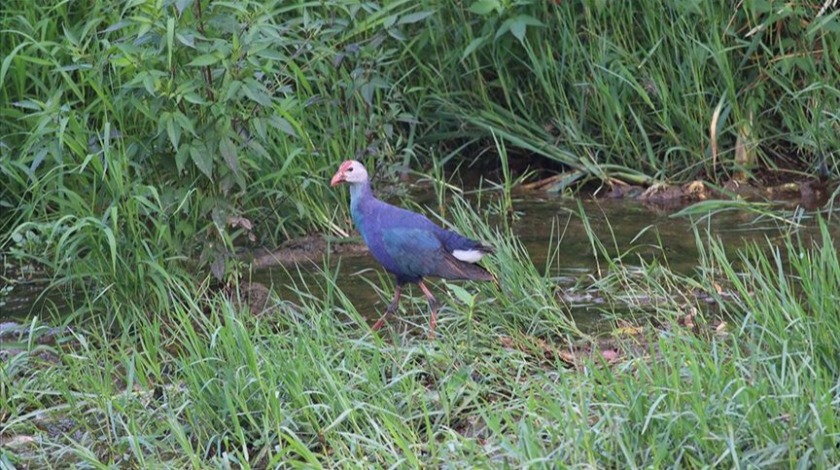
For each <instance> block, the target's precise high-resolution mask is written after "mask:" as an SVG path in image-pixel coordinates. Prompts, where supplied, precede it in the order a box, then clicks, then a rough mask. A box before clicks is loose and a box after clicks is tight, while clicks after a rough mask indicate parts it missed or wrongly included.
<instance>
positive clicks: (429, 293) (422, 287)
mask: <svg viewBox="0 0 840 470" xmlns="http://www.w3.org/2000/svg"><path fill="white" fill-rule="evenodd" d="M419 285H420V290H422V291H423V293H424V294H426V298H427V299H429V308H430V309H431V310H432V316H431V318H430V319H429V339H435V325H436V324H437V309H438V302H437V299H435V296H434V295H432V291H430V290H429V288H428V287H426V284H423V281H420V282H419Z"/></svg>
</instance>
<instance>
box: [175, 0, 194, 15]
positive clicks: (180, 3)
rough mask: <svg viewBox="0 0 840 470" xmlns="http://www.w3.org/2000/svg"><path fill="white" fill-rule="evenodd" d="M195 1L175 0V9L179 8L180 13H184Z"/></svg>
mask: <svg viewBox="0 0 840 470" xmlns="http://www.w3.org/2000/svg"><path fill="white" fill-rule="evenodd" d="M192 3H193V0H175V9H176V10H178V14H179V15H181V14H183V13H184V10H186V9H187V8H189V7H190V6H191V5H192Z"/></svg>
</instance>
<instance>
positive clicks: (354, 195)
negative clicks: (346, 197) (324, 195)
mask: <svg viewBox="0 0 840 470" xmlns="http://www.w3.org/2000/svg"><path fill="white" fill-rule="evenodd" d="M370 196H372V192H371V190H370V182H368V181H365V182H364V183H353V184H351V185H350V208H351V209H353V208H354V207H356V206H357V205H358V204H359V202H361V200H362V199H364V198H367V197H370Z"/></svg>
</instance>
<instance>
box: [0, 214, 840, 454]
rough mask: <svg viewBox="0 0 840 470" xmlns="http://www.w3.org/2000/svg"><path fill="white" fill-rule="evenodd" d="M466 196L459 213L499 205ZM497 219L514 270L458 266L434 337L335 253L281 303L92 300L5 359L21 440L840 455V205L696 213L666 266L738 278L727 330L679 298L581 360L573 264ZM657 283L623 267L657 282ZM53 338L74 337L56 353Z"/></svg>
mask: <svg viewBox="0 0 840 470" xmlns="http://www.w3.org/2000/svg"><path fill="white" fill-rule="evenodd" d="M454 207H455V211H454V212H453V214H454V215H453V220H455V221H456V223H457V225H458V226H459V228H460V229H462V230H464V231H466V232H467V233H470V231H471V230H473V229H472V228H471V227H482V226H483V225H482V224H479V223H477V222H478V220H477V219H476V216H475V214H474V213H471V212H469V211H468V209H466V208H465V207H463V206H459V205H457V204H456V205H455V206H454ZM583 215H584V216H585V214H583ZM483 230H486V229H483ZM481 235H482V236H483V237H486V238H488V239H489V240H491V241H492V242H493V243H495V244H496V246H497V247H498V249H499V254H498V255H497V257H495V258H494V261H493V262H492V263H491V269H493V270H494V271H495V272H496V273H497V274H499V276H500V279H501V283H500V287H497V286H495V285H493V284H492V283H486V284H468V285H461V286H460V287H463V289H459V288H457V287H453V286H447V285H446V284H442V283H441V284H439V286H438V288H439V289H441V291H442V292H444V293H445V294H443V295H441V298H443V299H445V305H446V308H445V309H444V311H443V315H442V317H441V324H440V326H439V329H438V331H439V335H438V339H437V340H436V341H434V342H430V341H428V340H427V339H426V338H425V333H424V331H425V321H426V316H425V314H423V315H422V316H421V319H420V320H418V321H417V323H418V325H417V326H414V327H409V328H408V329H403V328H394V327H388V328H385V329H384V330H383V333H382V334H381V335H380V336H377V335H372V334H371V333H370V331H369V326H368V324H367V323H368V321H367V320H365V319H364V318H363V317H362V316H361V315H360V314H359V309H362V308H364V309H367V308H369V307H370V306H367V305H364V306H362V305H355V306H354V305H352V304H351V303H349V302H348V300H347V297H346V296H345V295H344V293H343V292H342V291H341V289H340V288H338V287H337V285H336V283H335V279H336V275H337V273H336V272H332V271H330V270H327V271H325V272H324V273H323V275H324V280H325V281H324V282H325V286H326V287H327V288H326V289H323V290H324V294H323V295H313V294H312V293H311V292H310V289H311V287H312V286H306V285H298V287H297V292H298V293H297V294H295V295H294V298H293V301H292V302H291V303H288V302H282V303H277V304H276V305H277V310H276V311H275V312H274V313H272V314H268V315H264V316H260V317H254V316H253V315H252V314H250V313H248V312H247V310H244V309H243V307H241V306H239V305H240V304H239V303H238V302H235V301H232V300H231V298H230V297H229V296H227V295H225V294H221V293H218V292H215V291H212V290H204V289H201V290H199V291H197V292H196V291H195V290H194V289H193V288H192V287H189V286H186V285H179V284H178V281H177V280H172V291H171V292H172V293H173V301H172V307H171V310H170V311H168V312H166V313H165V314H158V315H153V316H148V317H147V316H144V315H140V314H139V313H140V312H141V311H145V308H146V306H145V305H138V304H126V305H124V306H123V309H125V310H130V309H134V310H137V312H135V314H133V315H132V314H130V312H128V314H126V315H125V316H124V318H130V319H131V320H126V321H124V322H121V323H119V324H118V325H116V326H114V325H112V326H108V325H98V324H97V323H96V322H87V323H86V324H85V326H84V327H82V328H77V329H74V332H73V333H72V334H71V335H70V336H69V337H68V338H67V339H66V344H65V345H64V346H63V347H56V348H51V347H44V346H37V345H34V344H33V345H31V346H30V348H25V350H24V351H21V352H19V353H16V354H15V355H13V356H12V357H10V358H9V359H8V360H6V361H4V362H3V369H2V375H0V398H2V402H3V403H6V404H7V405H6V406H5V407H4V409H3V413H4V423H3V424H2V427H0V434H2V435H3V436H4V439H6V440H8V439H12V440H13V439H14V438H16V437H18V438H20V436H32V437H35V438H36V439H35V440H34V441H33V442H32V443H29V444H25V445H22V446H20V447H15V448H13V449H12V448H6V454H5V456H4V458H5V459H6V460H5V462H7V465H8V464H11V465H18V464H29V465H35V466H50V465H52V466H58V465H66V464H67V463H69V462H75V463H77V464H79V465H82V466H89V467H102V466H107V465H118V466H138V467H144V468H147V467H150V466H151V467H170V468H183V467H184V466H188V467H194V468H227V467H228V466H237V467H246V468H248V467H253V468H272V467H275V466H277V465H283V466H295V467H298V466H299V467H313V466H315V467H318V466H328V467H335V466H338V467H345V466H346V467H365V466H369V465H374V466H381V467H386V466H396V465H399V466H405V465H407V466H439V465H454V466H458V467H474V466H485V467H486V466H511V467H521V466H532V467H552V466H555V465H556V464H558V463H562V464H568V465H579V464H589V465H592V466H598V467H604V466H606V467H611V466H620V467H628V466H629V467H663V466H671V467H674V466H679V467H699V466H704V465H715V466H726V467H733V466H772V467H776V468H779V467H791V468H794V467H796V468H799V467H825V466H830V465H833V463H836V462H837V461H838V459H840V455H838V454H840V449H838V448H837V445H836V443H837V439H838V437H840V420H838V415H837V411H836V410H837V405H838V388H837V387H838V385H837V384H838V377H840V376H838V373H840V362H838V358H837V355H836V354H835V352H836V351H835V349H836V347H835V346H836V344H838V341H840V338H838V333H837V332H838V331H840V325H838V318H840V316H838V313H840V312H838V302H837V299H836V295H837V292H840V262H838V258H837V255H836V252H835V251H834V250H830V249H823V247H825V246H833V243H834V242H835V240H834V238H833V235H832V234H831V232H830V231H829V228H828V225H827V224H821V230H820V233H819V236H818V237H817V239H816V240H813V242H806V241H804V240H798V239H797V235H796V234H795V233H794V234H791V235H788V236H787V238H786V241H785V242H784V243H783V244H781V245H776V244H771V245H764V244H754V245H749V246H747V247H745V248H744V249H741V250H736V251H732V250H728V251H724V250H723V247H722V246H721V245H720V244H719V243H717V242H715V240H714V239H709V238H708V237H706V236H701V235H699V234H698V243H699V244H700V245H701V246H703V247H705V250H706V251H705V253H704V256H703V257H702V261H701V263H700V265H699V266H698V270H697V274H696V275H691V276H689V277H685V276H681V275H676V274H674V273H673V272H670V271H669V270H668V269H667V268H660V269H661V279H662V280H664V281H667V282H669V283H672V284H673V285H674V286H675V287H676V288H677V289H682V290H683V291H688V290H690V289H691V288H693V287H697V286H700V287H702V288H704V289H706V290H707V291H708V292H710V293H712V295H717V294H715V293H716V292H717V291H716V289H715V285H723V286H726V288H727V289H731V291H732V292H734V293H735V294H736V295H735V296H720V295H717V300H718V302H720V306H721V313H722V314H723V315H724V318H726V321H727V324H726V327H725V328H724V329H722V330H721V331H714V330H713V328H712V326H713V325H715V324H716V320H715V318H717V317H716V316H708V317H707V316H704V315H703V314H700V315H699V316H697V317H696V319H695V321H696V323H697V324H698V325H699V330H697V331H694V330H692V329H690V328H684V327H681V326H679V325H678V320H679V319H680V317H681V316H682V313H680V310H679V309H677V308H674V309H671V308H669V307H667V306H665V305H663V306H662V307H661V308H659V309H657V310H655V311H654V312H653V313H650V312H649V313H648V316H647V317H639V319H638V320H636V321H637V322H638V323H639V324H640V325H641V326H643V327H645V333H644V335H643V337H626V338H623V340H622V338H621V337H619V339H620V341H619V342H618V343H617V344H618V345H619V346H618V347H619V350H620V360H618V361H616V362H614V363H612V364H609V365H608V364H607V363H606V362H605V361H604V360H602V359H600V355H599V354H595V355H592V356H588V355H582V356H580V357H579V359H580V360H581V361H582V362H581V366H580V367H579V368H577V369H569V368H568V367H567V365H566V363H565V362H563V361H562V360H561V359H560V358H559V357H558V356H556V355H555V356H551V355H548V356H547V355H546V354H545V351H544V349H543V348H544V347H545V346H544V345H545V344H550V345H552V347H555V348H557V349H558V350H563V349H566V348H567V347H568V344H569V343H568V342H567V341H568V340H575V339H576V338H586V337H585V336H581V334H580V333H579V332H577V331H576V328H575V326H574V323H573V322H572V321H571V320H570V319H569V318H568V317H567V316H566V313H564V312H566V310H565V308H564V307H563V306H562V305H560V304H559V303H558V301H557V300H555V297H554V286H553V285H551V283H548V282H545V279H546V278H545V277H544V276H543V275H542V274H541V273H537V272H535V270H534V269H533V265H531V264H530V263H529V261H528V260H527V258H524V257H523V254H522V252H521V247H519V246H518V245H517V244H516V243H515V242H512V241H511V240H512V239H511V238H510V236H509V234H505V233H497V234H493V233H491V232H489V231H485V232H482V233H481ZM593 236H594V234H593ZM561 248H562V247H561ZM609 263H610V270H609V271H611V272H618V273H619V274H616V275H614V277H613V278H612V279H627V278H629V277H632V273H633V272H634V270H635V269H636V268H634V264H636V263H633V262H631V257H629V256H625V255H623V254H621V253H619V255H618V256H613V257H611V258H609ZM621 272H624V273H625V274H623V275H622V274H620V273H621ZM608 277H609V276H608ZM603 282H604V283H609V282H612V281H610V278H607V279H605V280H604V281H603ZM619 282H621V281H619ZM642 286H643V284H641V283H638V284H634V285H631V286H626V287H625V288H627V289H633V290H635V291H638V292H640V293H651V292H649V290H650V288H648V292H643V287H642ZM179 287H180V288H179ZM654 293H655V292H654ZM384 296H387V293H383V297H384ZM673 302H674V304H673V305H674V306H677V305H683V306H684V299H678V298H675V299H673ZM417 312H425V301H424V300H423V299H422V297H421V296H419V295H418V296H416V297H410V301H409V302H406V303H405V304H404V305H403V315H404V316H406V319H407V320H411V319H412V318H414V317H415V316H416V315H419V314H418V313H417ZM683 313H684V312H683ZM630 318H632V317H630ZM653 325H657V326H656V327H654V326H653ZM398 331H402V332H401V333H399V332H398ZM698 331H699V332H698ZM543 341H545V343H543ZM584 341H586V340H584ZM541 344H542V345H543V346H540V345H541ZM511 345H513V346H511ZM45 350H46V351H50V352H52V353H53V354H54V355H55V359H54V360H45V359H42V358H40V356H39V354H41V353H43V352H44V351H45Z"/></svg>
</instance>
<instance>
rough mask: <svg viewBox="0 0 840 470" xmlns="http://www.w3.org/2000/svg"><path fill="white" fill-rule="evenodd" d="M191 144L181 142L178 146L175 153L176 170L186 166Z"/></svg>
mask: <svg viewBox="0 0 840 470" xmlns="http://www.w3.org/2000/svg"><path fill="white" fill-rule="evenodd" d="M191 147H192V146H191V145H190V144H183V145H181V146H180V147H178V153H176V154H175V167H176V168H177V169H178V172H179V173H180V172H182V171H184V168H186V166H187V160H189V158H190V148H191Z"/></svg>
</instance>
